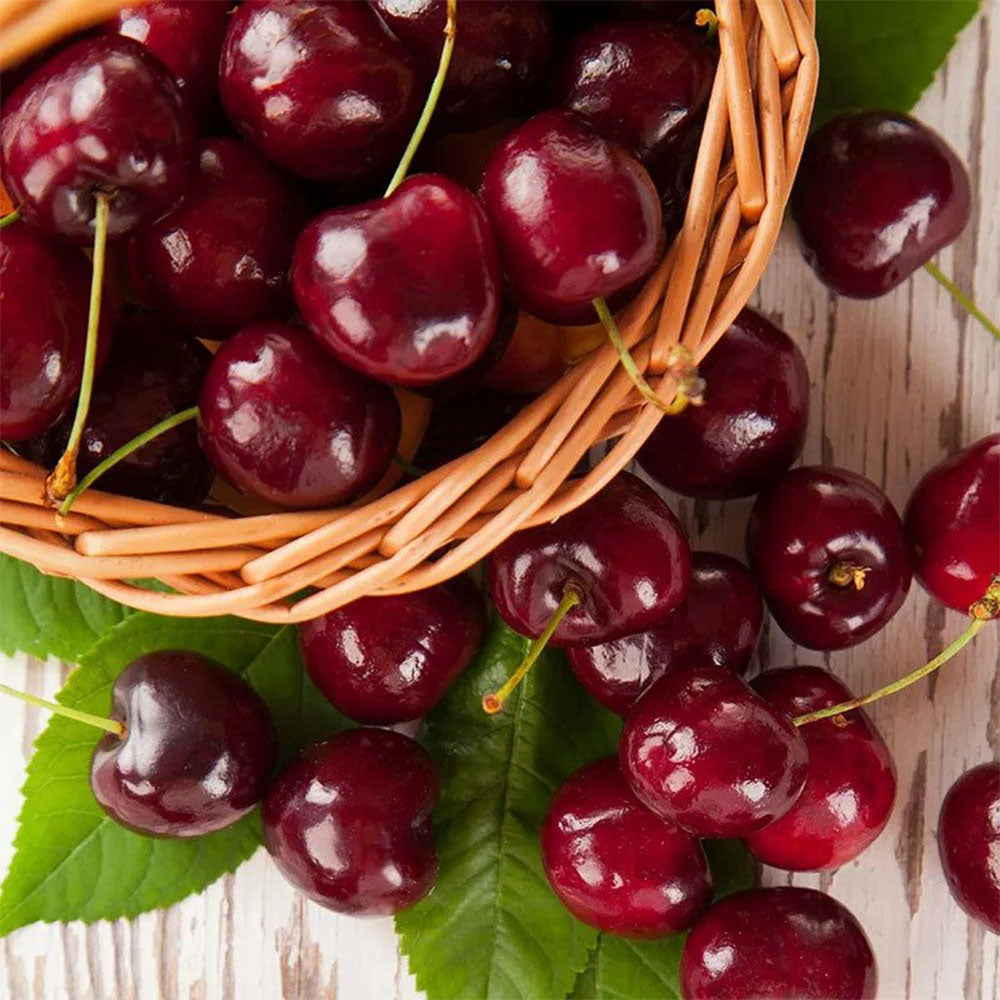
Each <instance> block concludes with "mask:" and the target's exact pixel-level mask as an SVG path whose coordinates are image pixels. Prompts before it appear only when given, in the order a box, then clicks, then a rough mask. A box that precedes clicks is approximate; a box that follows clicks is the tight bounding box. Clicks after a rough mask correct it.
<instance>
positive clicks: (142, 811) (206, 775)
mask: <svg viewBox="0 0 1000 1000" xmlns="http://www.w3.org/2000/svg"><path fill="white" fill-rule="evenodd" d="M111 698H112V710H111V717H112V718H114V719H116V720H118V721H119V722H123V723H124V724H125V726H126V732H125V735H124V737H119V736H117V735H115V734H113V733H109V734H107V735H106V736H104V737H103V738H102V739H101V741H100V742H99V743H98V744H97V747H96V748H95V749H94V756H93V760H92V762H91V768H90V784H91V788H92V789H93V792H94V798H96V799H97V801H98V804H99V805H100V806H101V808H102V809H104V810H105V812H107V813H108V814H109V815H110V816H111V818H112V819H114V820H115V821H116V822H118V823H121V824H122V825H123V826H127V827H129V828H130V829H132V830H136V831H138V832H139V833H147V834H152V835H154V836H159V837H199V836H201V835H202V834H206V833H212V832H213V831H214V830H221V829H223V828H224V827H227V826H230V825H231V824H233V823H235V822H236V821H237V820H238V819H239V818H240V817H241V816H244V815H246V814H247V813H248V812H249V811H250V810H251V809H252V808H253V807H254V806H255V805H256V804H257V803H258V802H259V801H260V800H261V798H262V797H263V795H264V791H265V789H266V787H267V781H268V779H269V777H270V774H271V767H272V765H273V764H274V756H275V741H274V732H273V730H272V728H271V720H270V717H269V716H268V712H267V706H266V705H265V704H264V702H263V701H262V700H261V698H260V696H259V695H258V694H257V692H256V691H254V690H253V688H251V687H250V686H249V685H248V684H247V683H246V681H244V680H243V679H242V678H240V677H239V676H238V675H237V674H235V673H233V672H232V671H231V670H227V669H226V668H225V667H223V666H221V665H220V664H218V663H216V662H215V661H213V660H210V659H208V658H207V657H204V656H201V655H200V654H198V653H193V652H190V651H189V650H184V649H164V650H159V651H157V652H154V653H147V654H146V655H145V656H140V657H139V658H138V659H137V660H133V661H132V663H130V664H129V665H128V666H127V667H126V668H125V669H124V670H123V671H122V672H121V673H120V674H119V675H118V677H117V678H116V679H115V683H114V686H113V688H112V691H111Z"/></svg>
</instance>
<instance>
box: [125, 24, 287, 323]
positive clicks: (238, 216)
mask: <svg viewBox="0 0 1000 1000" xmlns="http://www.w3.org/2000/svg"><path fill="white" fill-rule="evenodd" d="M154 9H155V8H154ZM305 221H306V206H305V204H304V203H303V201H302V199H301V198H300V197H299V195H298V193H297V192H296V190H295V189H294V188H293V187H292V186H291V185H290V184H289V182H288V179H287V178H286V177H285V176H283V175H282V174H281V173H280V172H279V171H278V170H276V169H275V168H274V167H272V166H271V164H269V163H268V162H267V161H266V160H265V159H264V158H263V157H262V156H261V155H260V154H259V153H257V152H256V151H255V150H253V149H251V148H249V147H248V146H246V145H245V144H244V143H242V142H240V141H239V140H238V139H206V140H203V141H202V142H201V144H200V146H199V151H198V178H197V180H196V182H195V183H194V185H193V186H192V189H191V190H190V191H189V193H188V196H187V197H186V198H185V199H184V201H183V203H182V204H181V205H180V206H179V207H178V208H176V209H175V210H174V211H173V212H171V213H170V214H169V215H167V216H166V217H165V218H163V219H160V220H159V221H158V222H156V223H155V224H154V225H152V226H150V227H148V228H147V229H145V230H143V232H142V233H140V234H139V235H138V236H137V237H136V238H135V239H134V240H133V241H132V243H131V246H130V248H129V254H130V265H131V271H132V273H133V275H134V277H135V283H136V286H137V287H138V288H139V289H140V292H141V293H142V294H143V295H144V296H145V297H146V298H147V299H148V300H149V301H151V302H152V303H153V304H154V305H155V306H156V307H157V308H158V309H162V310H164V311H166V312H169V313H170V314H171V315H172V316H173V317H174V318H175V319H176V320H177V321H178V322H179V323H181V324H182V325H184V326H187V327H190V328H191V330H192V332H193V333H194V334H195V335H196V336H199V337H205V338H208V339H209V340H220V339H222V338H225V337H228V336H230V335H231V334H233V333H235V332H236V331H237V330H239V329H241V328H242V327H244V326H247V325H248V324H249V323H255V322H258V321H260V320H269V319H285V318H286V317H288V316H289V315H290V314H291V312H292V309H293V304H292V291H291V278H290V270H291V264H292V250H293V249H294V247H295V237H296V235H297V234H298V232H299V230H300V229H301V228H302V226H303V225H304V224H305Z"/></svg>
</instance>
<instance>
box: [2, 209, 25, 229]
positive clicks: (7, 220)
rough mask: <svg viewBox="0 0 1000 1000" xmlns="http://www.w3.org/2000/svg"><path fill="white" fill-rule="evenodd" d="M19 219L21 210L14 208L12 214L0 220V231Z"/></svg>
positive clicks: (9, 213)
mask: <svg viewBox="0 0 1000 1000" xmlns="http://www.w3.org/2000/svg"><path fill="white" fill-rule="evenodd" d="M20 218H21V210H20V209H19V208H15V209H14V211H13V212H8V213H7V214H6V215H5V216H3V217H2V218H0V229H6V228H7V226H9V225H10V224H11V223H12V222H17V220H18V219H20Z"/></svg>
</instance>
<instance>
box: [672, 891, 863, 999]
mask: <svg viewBox="0 0 1000 1000" xmlns="http://www.w3.org/2000/svg"><path fill="white" fill-rule="evenodd" d="M680 983H681V994H682V995H683V996H684V997H685V998H687V1000H746V998H747V997H761V998H765V997H766V998H768V1000H874V997H875V994H876V990H877V987H878V967H877V965H876V963H875V954H874V953H873V951H872V946H871V942H870V941H869V940H868V936H867V935H866V934H865V932H864V929H863V928H862V926H861V924H859V923H858V921H857V920H856V919H855V917H854V915H853V914H852V913H851V912H850V910H848V909H847V908H846V907H845V906H843V905H842V904H841V903H838V902H837V900H835V899H834V898H833V897H832V896H828V895H827V894H826V893H825V892H820V891H819V890H817V889H805V888H801V887H799V886H794V887H788V886H786V887H779V888H774V889H748V890H746V891H745V892H737V893H734V894H733V895H731V896H726V897H725V899H721V900H719V902H717V903H716V904H715V905H713V906H712V907H711V908H710V909H709V911H708V912H707V913H706V914H705V915H704V916H703V917H702V918H701V920H699V921H698V922H697V923H696V924H695V925H694V927H693V928H692V930H691V933H690V934H689V935H688V938H687V941H685V943H684V951H683V953H682V954H681V967H680Z"/></svg>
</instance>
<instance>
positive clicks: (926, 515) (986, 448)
mask: <svg viewBox="0 0 1000 1000" xmlns="http://www.w3.org/2000/svg"><path fill="white" fill-rule="evenodd" d="M903 529H904V531H905V533H906V541H907V544H908V546H909V549H910V556H911V558H912V560H913V570H914V573H915V574H916V577H917V579H918V580H919V581H920V582H921V583H922V584H923V586H924V588H925V589H926V590H927V591H928V593H930V594H931V595H932V596H933V597H935V598H937V600H939V601H940V602H941V603H942V604H945V605H947V606H948V607H949V608H954V609H955V610H956V611H968V610H969V605H971V604H973V603H974V602H975V601H978V600H979V599H980V598H981V597H982V596H983V594H985V593H986V588H987V587H988V586H989V584H990V580H991V579H992V578H993V577H994V576H997V575H1000V434H987V435H986V437H984V438H981V439H980V440H979V441H977V442H976V443H975V444H973V445H970V446H969V447H968V448H966V449H964V450H963V451H960V452H959V453H958V454H957V455H953V456H952V457H951V458H947V459H945V460H944V461H943V462H940V463H939V464H938V465H936V466H934V468H933V469H931V470H930V471H929V472H927V473H926V474H925V475H924V477H923V478H922V479H921V480H920V482H919V483H917V485H916V488H915V489H914V490H913V494H912V495H911V496H910V502H909V503H908V504H907V505H906V512H905V513H904V515H903Z"/></svg>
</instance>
